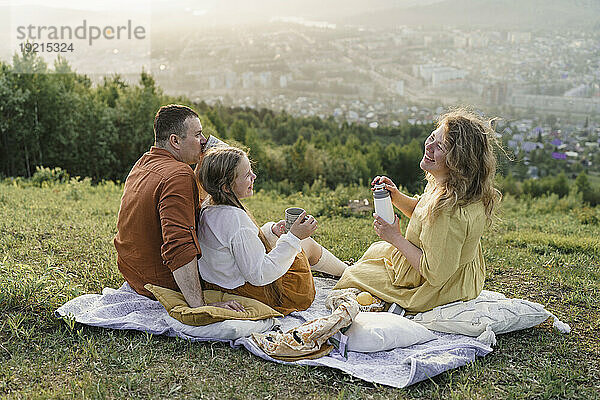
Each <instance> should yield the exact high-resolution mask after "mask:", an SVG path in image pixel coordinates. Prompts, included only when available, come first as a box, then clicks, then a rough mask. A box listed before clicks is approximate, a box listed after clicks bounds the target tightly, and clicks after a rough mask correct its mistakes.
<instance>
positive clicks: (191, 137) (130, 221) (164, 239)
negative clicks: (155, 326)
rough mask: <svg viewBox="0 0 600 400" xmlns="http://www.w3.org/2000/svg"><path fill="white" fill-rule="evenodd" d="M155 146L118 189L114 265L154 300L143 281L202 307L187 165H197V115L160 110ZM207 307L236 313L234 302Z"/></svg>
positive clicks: (201, 140)
mask: <svg viewBox="0 0 600 400" xmlns="http://www.w3.org/2000/svg"><path fill="white" fill-rule="evenodd" d="M154 136H155V143H154V146H153V147H152V148H151V149H150V151H148V152H147V153H145V154H144V155H142V157H141V158H140V159H139V160H138V161H137V162H136V163H135V165H134V166H133V168H132V169H131V172H130V173H129V176H128V177H127V180H126V181H125V188H124V190H123V197H122V199H121V208H120V209H119V217H118V221H117V229H118V232H117V235H116V237H115V240H114V244H115V248H116V249H117V254H118V257H117V264H118V266H119V271H121V274H123V277H124V278H125V280H126V281H127V282H128V283H129V285H130V286H131V287H132V288H133V289H134V290H135V291H136V292H138V293H139V294H142V295H145V296H147V297H151V298H152V297H153V296H152V294H151V293H150V292H149V291H147V290H146V289H144V285H145V284H146V283H152V284H154V285H158V286H162V287H166V288H170V289H174V290H179V291H181V293H182V294H183V295H184V297H185V299H186V301H187V302H188V304H189V305H190V306H191V307H198V306H202V305H204V300H203V296H202V287H201V284H200V278H199V275H198V264H197V257H198V256H199V255H200V254H201V252H200V246H199V245H198V238H197V236H196V228H195V226H196V213H197V210H198V202H199V197H198V186H197V184H196V180H195V178H194V172H193V171H192V168H191V167H190V165H191V164H196V163H198V162H200V161H201V158H202V153H203V151H204V145H205V144H206V138H205V137H204V135H203V134H202V125H201V123H200V119H199V118H198V114H196V112H195V111H193V110H192V109H190V108H188V107H185V106H180V105H168V106H164V107H161V108H160V110H158V112H157V113H156V117H155V119H154ZM212 305H216V306H220V307H224V308H230V309H235V310H240V306H239V304H237V303H235V302H226V303H214V304H212Z"/></svg>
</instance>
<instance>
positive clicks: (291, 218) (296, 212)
mask: <svg viewBox="0 0 600 400" xmlns="http://www.w3.org/2000/svg"><path fill="white" fill-rule="evenodd" d="M303 212H304V209H303V208H300V207H290V208H286V209H285V231H286V232H289V230H290V228H291V227H292V224H293V223H294V222H295V221H296V220H297V219H298V217H299V216H300V214H302V213H303Z"/></svg>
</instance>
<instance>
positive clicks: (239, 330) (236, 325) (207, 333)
mask: <svg viewBox="0 0 600 400" xmlns="http://www.w3.org/2000/svg"><path fill="white" fill-rule="evenodd" d="M165 321H166V322H167V324H168V325H169V326H170V327H171V328H173V329H174V330H175V331H177V332H181V333H183V334H185V335H188V336H192V337H196V338H201V339H213V340H219V339H220V340H235V339H238V338H241V337H246V336H250V335H251V334H252V333H254V332H256V333H263V332H266V331H269V330H271V329H272V328H273V327H274V326H275V325H276V324H278V322H277V320H276V319H275V318H267V319H261V320H258V321H250V320H236V319H226V320H225V321H221V322H215V323H212V324H208V325H203V326H191V325H186V324H184V323H182V322H180V321H178V320H176V319H175V318H173V317H171V316H170V315H166V316H165Z"/></svg>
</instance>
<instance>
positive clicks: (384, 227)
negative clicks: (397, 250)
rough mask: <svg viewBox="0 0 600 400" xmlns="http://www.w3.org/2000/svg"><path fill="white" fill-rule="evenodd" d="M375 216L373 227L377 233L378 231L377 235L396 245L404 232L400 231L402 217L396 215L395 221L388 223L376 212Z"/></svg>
mask: <svg viewBox="0 0 600 400" xmlns="http://www.w3.org/2000/svg"><path fill="white" fill-rule="evenodd" d="M373 217H375V220H374V221H373V228H375V233H377V236H379V237H380V238H381V239H382V240H385V241H386V242H388V243H390V244H392V245H394V246H395V245H396V243H397V242H398V239H399V238H402V237H403V236H402V233H401V232H400V218H398V216H397V215H395V216H394V223H393V224H388V223H387V222H385V221H384V220H383V218H381V217H380V216H378V215H377V214H375V213H373Z"/></svg>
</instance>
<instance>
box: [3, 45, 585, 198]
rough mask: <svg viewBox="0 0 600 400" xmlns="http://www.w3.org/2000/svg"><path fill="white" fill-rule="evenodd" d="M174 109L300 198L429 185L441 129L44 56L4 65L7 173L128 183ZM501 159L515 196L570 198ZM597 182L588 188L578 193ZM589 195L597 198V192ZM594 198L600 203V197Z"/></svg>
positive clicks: (263, 178) (265, 182) (267, 180)
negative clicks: (433, 144)
mask: <svg viewBox="0 0 600 400" xmlns="http://www.w3.org/2000/svg"><path fill="white" fill-rule="evenodd" d="M169 103H179V104H185V105H188V106H190V107H192V108H193V109H194V110H196V111H197V112H198V113H199V114H200V116H201V121H202V123H203V125H204V127H205V130H206V131H207V132H209V133H212V134H214V135H216V136H217V137H219V138H221V139H223V140H225V141H228V142H230V143H237V144H240V145H243V146H246V147H247V148H249V149H250V156H251V158H252V159H253V161H254V162H255V170H256V171H257V172H258V175H259V179H258V180H257V187H258V188H261V187H262V188H266V189H276V190H278V191H280V192H284V193H291V192H294V191H298V190H302V189H303V188H306V187H310V186H311V185H314V184H315V183H317V184H318V186H324V187H329V188H331V189H335V188H336V187H338V186H339V185H350V184H367V183H368V182H369V181H370V179H372V178H373V177H374V176H376V175H380V174H385V175H388V176H390V177H392V178H393V179H394V181H395V182H396V183H397V184H398V185H402V186H403V187H404V188H405V189H406V190H407V191H409V192H413V193H414V192H417V191H419V190H422V188H423V186H424V180H423V177H424V175H423V173H422V171H421V170H420V168H419V162H420V160H421V158H422V156H423V142H424V140H425V138H426V137H427V136H428V135H429V133H430V132H431V131H432V130H433V129H434V126H433V125H432V124H424V125H411V124H408V123H407V122H404V123H401V124H400V125H399V126H395V127H394V126H380V127H378V128H369V127H367V126H364V125H360V124H349V123H346V122H343V123H340V122H338V121H336V120H335V119H334V118H333V117H329V118H327V119H321V118H318V117H294V116H292V115H290V114H288V113H286V112H274V111H272V110H267V109H260V110H256V109H250V108H240V107H227V106H224V105H222V104H216V105H208V104H206V103H204V102H200V103H193V102H191V101H190V100H189V99H187V98H185V97H173V96H169V95H166V94H165V93H163V92H162V90H161V89H160V88H159V87H158V86H157V85H156V83H155V81H154V79H153V77H152V76H151V75H150V74H148V73H146V72H142V73H141V74H140V78H139V81H138V82H137V83H135V84H131V83H128V82H126V81H124V80H123V79H122V78H121V77H120V76H119V75H112V76H107V77H104V78H103V80H102V82H100V83H98V84H93V83H92V81H91V80H90V79H89V78H88V77H87V76H86V75H83V74H78V73H76V72H75V71H73V70H72V68H71V66H70V65H69V64H68V63H67V62H66V60H64V59H63V58H60V57H59V58H57V60H56V61H55V62H54V68H52V69H51V68H49V67H48V65H47V64H46V63H45V62H44V61H43V60H42V59H41V58H40V57H37V56H36V55H35V54H24V55H22V56H21V55H15V56H14V57H13V60H12V65H10V64H7V63H0V112H1V115H2V118H1V119H0V175H2V176H11V177H15V176H22V177H31V176H32V175H33V174H34V173H35V171H36V167H38V166H44V167H49V168H55V167H60V168H61V169H62V170H63V171H67V172H68V174H69V175H70V176H81V177H90V178H92V180H93V181H95V182H98V181H102V180H113V181H123V180H124V179H125V177H126V176H127V174H128V172H129V170H130V169H131V167H132V166H133V164H134V163H135V161H136V160H137V159H138V158H139V157H140V155H141V154H142V153H143V152H145V151H147V150H148V149H149V148H150V146H151V145H152V144H153V141H154V135H153V120H154V115H155V113H156V111H157V110H158V108H159V107H160V106H161V105H164V104H169ZM499 155H500V157H501V158H502V159H501V162H500V164H499V167H500V168H499V170H500V173H501V175H504V176H505V178H500V186H501V187H503V188H504V190H505V191H507V192H510V193H513V194H515V195H522V194H526V195H534V196H537V195H539V194H540V193H547V192H557V191H558V192H560V194H561V195H563V193H562V192H563V191H564V187H567V186H568V185H563V182H562V181H561V182H559V183H558V184H545V183H543V182H542V180H540V181H539V182H537V183H536V182H529V181H525V180H523V179H519V180H518V182H517V183H515V182H514V181H515V178H514V176H513V175H511V169H514V170H517V169H518V165H511V163H510V162H507V160H506V159H505V158H503V154H502V152H499ZM557 172H558V171H557ZM551 179H554V178H551V177H548V178H547V179H546V180H551ZM561 179H562V178H561ZM582 179H583V178H582ZM542 183H543V184H542ZM588 186H590V185H587V184H585V182H584V183H583V184H579V185H578V186H577V187H581V188H587V187H588ZM589 190H590V191H591V193H592V194H593V192H594V190H593V188H591V189H589ZM588 198H589V199H590V202H591V203H594V202H596V200H595V199H596V198H595V197H594V196H592V195H589V196H588Z"/></svg>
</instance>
